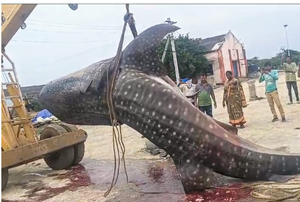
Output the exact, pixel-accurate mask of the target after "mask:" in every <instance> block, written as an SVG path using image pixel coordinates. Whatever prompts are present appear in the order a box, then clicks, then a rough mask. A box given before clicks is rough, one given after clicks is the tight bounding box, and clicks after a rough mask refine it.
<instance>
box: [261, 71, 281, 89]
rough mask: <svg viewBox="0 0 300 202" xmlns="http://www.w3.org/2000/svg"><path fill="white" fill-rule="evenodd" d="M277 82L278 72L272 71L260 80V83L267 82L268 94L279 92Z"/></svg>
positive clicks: (263, 75)
mask: <svg viewBox="0 0 300 202" xmlns="http://www.w3.org/2000/svg"><path fill="white" fill-rule="evenodd" d="M276 80H278V73H277V71H271V72H269V73H266V74H262V75H261V76H260V78H259V83H261V82H263V81H265V82H266V93H271V92H273V91H275V90H277V85H276Z"/></svg>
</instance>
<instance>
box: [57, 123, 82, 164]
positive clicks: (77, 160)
mask: <svg viewBox="0 0 300 202" xmlns="http://www.w3.org/2000/svg"><path fill="white" fill-rule="evenodd" d="M60 126H62V127H64V129H65V130H67V131H68V132H74V131H77V130H78V128H77V127H76V126H75V125H71V124H66V123H61V124H60ZM74 152H75V153H74V160H73V163H72V165H77V164H79V163H80V161H81V160H82V159H83V157H84V152H85V146H84V142H81V143H79V144H76V145H74Z"/></svg>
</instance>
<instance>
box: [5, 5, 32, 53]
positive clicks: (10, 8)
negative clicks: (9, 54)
mask: <svg viewBox="0 0 300 202" xmlns="http://www.w3.org/2000/svg"><path fill="white" fill-rule="evenodd" d="M36 5H37V4H4V5H3V4H2V6H1V8H2V22H1V25H2V26H1V28H2V33H1V34H2V50H3V49H4V48H5V47H6V45H7V44H8V43H9V41H10V40H11V39H12V38H13V36H14V35H15V34H16V33H17V31H18V30H19V28H20V27H21V25H22V24H23V23H24V21H25V20H26V18H27V17H28V16H29V15H30V13H31V12H32V11H33V9H34V8H35V7H36Z"/></svg>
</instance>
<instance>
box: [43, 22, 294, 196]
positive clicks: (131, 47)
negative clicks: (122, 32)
mask: <svg viewBox="0 0 300 202" xmlns="http://www.w3.org/2000/svg"><path fill="white" fill-rule="evenodd" d="M178 29H179V27H177V26H175V25H170V24H158V25H154V26H152V27H150V28H148V29H146V30H145V31H144V32H142V33H141V34H140V35H139V36H137V37H136V38H135V39H134V40H133V41H131V43H129V44H128V46H127V47H126V48H124V50H123V51H122V55H121V60H120V63H119V64H118V75H117V78H116V81H115V86H114V89H113V94H112V98H113V104H114V109H115V113H116V118H117V120H118V122H119V123H120V124H126V125H128V126H129V127H131V128H133V129H135V130H136V131H138V132H139V133H140V134H142V135H143V136H144V137H145V138H147V139H148V140H149V141H151V142H152V143H153V144H155V145H157V146H158V147H159V148H161V149H163V150H165V151H166V153H167V154H169V155H170V157H171V158H172V159H173V162H174V164H175V166H176V168H177V170H178V172H179V174H180V178H181V182H182V185H183V187H184V190H185V192H186V193H191V192H195V191H200V190H203V189H206V188H208V187H210V182H211V181H214V180H216V179H214V175H213V173H218V174H221V175H224V176H228V177H232V178H238V179H242V180H254V181H256V180H271V179H273V177H274V176H286V175H295V174H299V173H300V162H299V161H300V154H292V153H286V152H282V151H277V150H272V149H268V148H264V147H262V146H259V145H257V144H254V143H252V142H250V141H247V140H246V139H243V138H242V137H240V136H238V135H235V134H233V132H232V131H229V130H228V128H230V126H226V125H227V124H224V123H221V122H219V121H217V120H215V119H213V118H211V117H209V116H207V115H205V114H203V113H202V112H201V111H200V110H198V109H197V108H196V107H195V106H193V105H192V104H191V103H190V102H189V101H188V100H187V99H186V98H185V97H184V96H183V95H182V94H181V93H180V92H178V90H176V87H174V86H172V85H170V82H167V81H166V79H165V78H166V76H167V73H168V72H167V69H166V68H165V67H164V66H163V64H162V62H161V60H160V59H159V56H158V53H157V47H158V45H159V44H160V43H161V41H162V39H163V38H164V37H165V36H166V35H167V34H169V33H171V32H174V31H176V30H178ZM113 61H114V57H112V58H109V59H106V60H102V61H99V62H96V63H94V64H92V65H90V66H88V67H86V68H84V69H82V70H79V71H77V72H75V73H71V74H69V75H66V76H64V77H61V78H58V79H56V80H53V81H51V82H49V83H48V84H46V85H45V86H44V87H43V89H42V90H41V92H40V95H39V100H40V102H41V103H42V105H43V106H44V107H45V108H46V109H48V110H49V111H50V112H51V113H52V114H53V115H54V116H56V117H57V118H59V119H60V120H61V121H64V122H66V123H69V124H77V125H111V121H110V116H109V110H108V104H107V85H108V84H109V82H110V80H111V75H112V72H113V70H114V69H113V65H112V64H113Z"/></svg>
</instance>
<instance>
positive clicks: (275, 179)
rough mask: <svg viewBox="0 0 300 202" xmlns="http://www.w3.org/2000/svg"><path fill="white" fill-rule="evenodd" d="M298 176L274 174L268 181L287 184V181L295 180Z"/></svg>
mask: <svg viewBox="0 0 300 202" xmlns="http://www.w3.org/2000/svg"><path fill="white" fill-rule="evenodd" d="M295 177H296V175H276V174H273V175H271V176H270V177H269V178H268V180H269V181H273V182H277V183H286V182H287V181H289V180H291V179H293V178H295Z"/></svg>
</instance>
